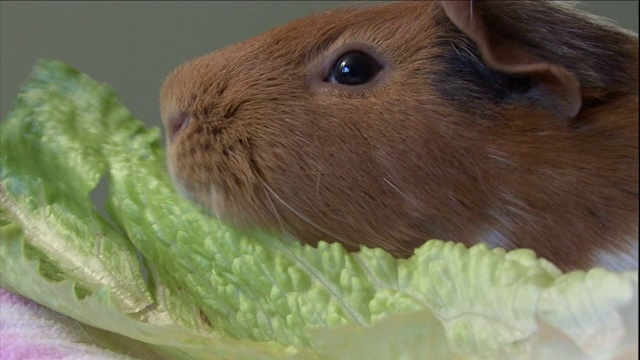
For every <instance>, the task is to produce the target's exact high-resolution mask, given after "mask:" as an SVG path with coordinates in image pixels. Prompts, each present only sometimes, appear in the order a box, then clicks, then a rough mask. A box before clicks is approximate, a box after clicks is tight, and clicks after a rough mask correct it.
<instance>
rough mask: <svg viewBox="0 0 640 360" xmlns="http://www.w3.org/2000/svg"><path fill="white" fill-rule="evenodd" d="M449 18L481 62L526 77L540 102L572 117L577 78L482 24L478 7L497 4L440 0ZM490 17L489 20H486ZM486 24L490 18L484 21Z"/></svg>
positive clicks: (577, 100)
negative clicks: (479, 56) (478, 54)
mask: <svg viewBox="0 0 640 360" xmlns="http://www.w3.org/2000/svg"><path fill="white" fill-rule="evenodd" d="M441 4H442V6H443V7H444V10H445V12H446V14H447V16H448V17H449V19H450V20H451V21H452V22H453V23H454V24H455V25H456V26H457V27H458V28H459V29H460V31H462V32H463V33H464V34H465V35H467V36H468V37H469V38H471V40H473V41H474V42H475V43H476V45H477V47H478V50H479V51H480V54H481V56H482V59H483V61H484V62H485V64H486V65H487V66H488V67H490V68H492V69H494V70H497V71H501V72H504V73H509V74H521V75H526V76H529V77H530V78H531V79H532V84H533V86H534V89H535V91H536V96H537V97H541V99H542V100H543V101H542V104H544V106H545V107H546V108H548V110H550V111H552V112H554V113H556V114H557V115H558V116H560V117H562V118H567V119H572V118H574V117H576V115H577V114H578V112H579V111H580V108H581V106H582V97H581V95H580V84H579V82H578V79H577V78H576V77H575V76H574V75H573V74H571V73H570V72H569V71H567V70H566V69H565V68H563V67H561V66H559V65H555V64H551V63H549V62H546V61H544V60H542V59H540V58H538V57H536V56H535V55H533V54H532V53H531V52H530V51H528V49H527V47H526V45H524V44H520V43H518V42H517V41H515V40H512V39H508V38H506V37H504V36H502V35H500V34H498V33H497V32H496V31H494V30H493V29H491V28H490V27H487V26H486V23H485V19H483V18H482V15H483V14H482V6H500V2H496V3H495V4H489V3H485V2H484V1H483V2H480V1H478V0H476V1H473V0H467V1H441ZM487 20H490V19H487ZM488 22H489V23H490V21H488Z"/></svg>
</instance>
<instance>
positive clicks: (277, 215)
mask: <svg viewBox="0 0 640 360" xmlns="http://www.w3.org/2000/svg"><path fill="white" fill-rule="evenodd" d="M260 183H261V184H262V187H263V188H264V192H265V194H266V195H267V200H269V204H270V205H271V209H273V215H274V216H275V217H276V219H278V223H279V224H280V231H282V232H283V233H286V231H285V229H284V224H283V223H282V218H281V217H280V214H279V213H278V209H277V208H276V205H275V204H274V203H273V200H271V194H270V193H269V191H268V190H267V184H265V183H264V181H263V180H262V179H260Z"/></svg>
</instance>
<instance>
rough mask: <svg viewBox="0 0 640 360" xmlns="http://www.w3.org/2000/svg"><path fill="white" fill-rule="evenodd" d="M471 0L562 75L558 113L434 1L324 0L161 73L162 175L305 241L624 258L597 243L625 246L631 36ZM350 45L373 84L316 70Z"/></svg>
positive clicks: (572, 263) (633, 133) (557, 14)
mask: <svg viewBox="0 0 640 360" xmlns="http://www.w3.org/2000/svg"><path fill="white" fill-rule="evenodd" d="M474 3H479V4H478V5H477V9H476V11H477V14H478V16H482V18H483V19H484V21H485V23H487V24H491V25H490V26H492V28H491V29H490V30H491V31H492V32H496V33H501V34H503V35H504V36H508V37H509V39H510V41H512V42H513V43H515V44H518V45H517V46H522V48H523V49H525V50H526V51H527V52H529V53H531V54H533V55H535V56H536V57H537V58H539V59H542V61H547V62H550V63H552V64H554V65H557V66H559V67H562V69H566V70H567V71H568V72H569V73H571V74H572V75H573V76H575V78H576V79H577V80H578V82H579V84H580V85H581V87H580V88H579V91H580V94H581V106H582V107H581V110H580V113H579V114H578V115H577V116H576V117H575V118H573V119H562V118H559V117H558V116H556V115H555V114H554V113H553V111H549V109H548V108H546V107H545V106H543V105H544V104H546V102H545V100H544V99H543V100H542V101H539V100H540V99H534V98H532V97H531V96H529V97H527V96H526V95H522V94H521V91H520V92H518V90H517V89H518V86H520V84H521V81H522V79H520V78H518V77H513V76H512V75H506V74H503V73H501V72H497V71H493V70H492V69H490V68H487V67H486V66H485V65H484V64H482V61H481V60H480V59H481V57H482V56H481V55H482V54H481V53H480V52H479V50H478V46H477V44H474V42H473V41H471V40H470V38H469V37H468V36H466V35H465V34H464V32H463V31H460V29H458V28H457V27H456V26H455V25H454V24H453V23H452V22H451V21H450V20H449V18H448V17H447V15H446V13H445V11H444V10H443V8H442V6H441V4H439V3H435V2H408V3H394V4H389V5H382V6H374V7H370V8H341V9H336V10H334V11H331V12H327V13H323V14H319V15H316V16H313V17H309V18H306V19H302V20H299V21H296V22H293V23H290V24H288V25H286V26H283V27H281V28H278V29H275V30H272V31H270V32H268V33H265V34H263V35H261V36H259V37H256V38H254V39H251V40H249V41H247V42H245V43H242V44H239V45H236V46H231V47H228V48H225V49H222V50H220V51H218V52H215V53H212V54H209V55H206V56H203V57H200V58H197V59H194V60H191V61H189V62H187V63H185V64H183V65H182V66H180V67H179V68H177V69H176V70H174V72H173V73H172V74H171V75H170V76H169V77H168V78H167V80H166V82H165V84H164V86H163V88H162V94H161V111H162V115H163V119H164V121H165V123H167V122H168V121H169V119H170V118H171V117H174V116H177V114H180V113H183V114H187V115H188V116H189V117H190V122H189V123H188V126H186V128H185V129H183V130H182V131H181V132H180V133H179V134H178V135H177V136H176V137H175V139H171V140H170V141H169V160H168V162H169V167H170V170H171V173H172V176H173V177H174V180H175V182H176V184H177V186H178V187H179V188H180V189H181V190H182V191H183V192H184V193H185V195H186V196H188V197H189V198H191V199H192V200H194V201H196V202H198V203H200V204H202V205H204V206H206V207H207V208H209V209H211V210H212V211H213V212H214V213H215V214H216V215H217V216H219V217H221V218H223V219H226V220H228V221H231V222H233V223H236V224H238V225H240V226H257V227H263V228H269V229H273V230H281V231H283V232H286V233H289V234H291V235H293V236H295V237H296V238H298V239H300V240H302V241H304V242H307V243H311V244H315V243H316V242H317V241H318V240H327V241H340V242H342V243H343V244H345V245H346V246H347V247H348V248H350V249H352V250H355V249H357V245H359V244H363V245H367V246H370V247H381V248H383V249H385V250H388V251H390V252H391V253H393V254H395V255H397V256H408V255H410V254H411V252H412V251H413V250H414V249H415V248H416V247H417V246H419V245H420V244H422V243H424V242H425V241H426V240H428V239H432V238H438V239H443V240H455V241H459V242H463V243H465V244H467V245H470V244H474V243H477V242H478V241H487V242H489V243H490V244H491V245H492V246H502V247H505V248H508V249H512V248H517V247H525V248H531V249H533V250H535V251H536V252H537V253H538V255H540V256H542V257H545V258H547V259H549V260H551V261H553V262H555V263H556V264H557V265H559V266H560V267H561V268H563V269H574V268H583V267H587V266H593V265H603V266H607V267H614V268H617V267H620V268H637V254H635V257H634V255H630V257H631V258H632V259H633V260H631V261H628V260H627V261H626V262H624V261H622V260H621V262H622V263H621V264H614V265H612V264H610V263H603V261H602V260H601V258H599V257H598V251H605V252H614V251H619V252H622V253H630V252H632V251H637V250H633V248H634V246H635V247H636V249H637V244H638V237H637V231H638V39H637V36H636V35H633V34H630V33H628V32H625V31H623V30H621V29H619V28H617V27H615V26H612V25H609V24H607V23H604V22H603V21H602V20H599V19H593V18H590V17H588V16H587V15H585V14H582V13H580V12H578V11H577V10H575V9H574V8H572V7H570V6H567V5H564V4H563V5H556V4H551V3H547V2H522V1H515V2H512V3H511V2H503V1H500V2H496V3H490V2H486V3H485V2H477V1H476V2H474ZM354 46H355V47H358V46H360V47H361V46H366V47H368V48H370V49H372V51H374V52H376V53H377V55H378V56H379V57H380V58H381V59H383V60H384V61H385V62H386V64H387V65H388V69H385V70H384V73H382V74H381V76H380V80H379V81H377V82H375V83H372V84H369V85H362V86H358V87H354V88H352V89H345V88H340V87H337V86H334V85H333V84H327V83H323V82H322V81H320V80H321V79H320V78H318V76H316V75H317V73H318V72H320V71H321V70H320V69H322V67H323V66H326V65H327V63H329V64H330V60H329V59H330V58H331V56H333V57H335V56H336V52H335V51H334V49H340V48H341V47H342V49H343V50H342V51H344V49H348V48H349V47H354ZM338 51H340V50H338ZM467 70H469V71H467ZM467 73H468V74H467ZM477 74H479V75H477ZM525 75H526V74H525ZM498 84H501V85H498ZM551 100H553V99H551ZM549 103H550V104H553V101H551V102H549Z"/></svg>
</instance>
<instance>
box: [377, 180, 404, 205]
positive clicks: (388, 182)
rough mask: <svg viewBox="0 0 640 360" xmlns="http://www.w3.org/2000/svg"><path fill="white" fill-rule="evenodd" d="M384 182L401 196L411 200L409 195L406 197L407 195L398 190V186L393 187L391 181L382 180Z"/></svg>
mask: <svg viewBox="0 0 640 360" xmlns="http://www.w3.org/2000/svg"><path fill="white" fill-rule="evenodd" d="M382 180H384V181H385V182H386V183H387V184H389V186H391V187H392V188H393V189H394V190H395V191H397V192H398V193H400V195H402V196H404V198H405V199H407V200H410V199H409V197H408V196H407V195H405V193H403V192H402V191H400V189H398V187H397V186H395V185H393V183H391V181H389V180H387V179H386V178H384V177H383V178H382Z"/></svg>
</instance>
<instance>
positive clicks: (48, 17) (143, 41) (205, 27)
mask: <svg viewBox="0 0 640 360" xmlns="http://www.w3.org/2000/svg"><path fill="white" fill-rule="evenodd" d="M353 3H354V2H348V1H255V2H248V1H247V2H243V1H235V2H233V1H227V2H222V1H216V2H202V1H180V2H165V1H144V2H142V1H140V2H138V1H126V2H111V1H95V2H88V1H86V2H82V1H78V2H76V1H68V2H47V1H37V2H36V1H33V2H32V1H1V2H0V85H1V87H0V119H4V118H5V117H6V115H7V113H8V111H9V109H10V107H11V103H12V102H13V99H14V98H15V95H16V93H17V91H18V88H19V87H20V84H21V83H22V82H23V81H24V80H25V79H26V78H27V76H28V75H29V72H30V70H31V68H32V66H33V65H34V63H35V62H36V60H38V59H40V58H52V59H58V60H61V61H64V62H66V63H68V64H70V65H72V66H74V67H76V68H77V69H79V70H80V71H82V72H85V73H87V74H89V75H90V76H91V77H93V78H94V79H97V80H99V81H102V82H106V83H108V84H110V85H111V86H112V87H114V88H115V90H116V92H117V94H118V95H119V97H120V99H121V100H122V102H123V103H124V104H125V105H126V106H127V107H128V108H129V110H130V111H131V112H132V113H133V115H134V116H136V117H137V118H139V119H141V120H143V121H145V123H146V124H147V126H160V125H161V121H160V116H159V110H158V107H159V101H158V93H159V88H160V86H161V84H162V81H163V80H164V77H165V76H166V75H167V74H168V73H169V71H171V69H173V68H174V67H175V66H177V65H178V64H180V63H181V62H182V61H184V60H187V59H189V58H192V57H196V56H199V55H203V54H206V53H208V52H210V51H213V50H216V49H219V48H221V47H224V46H227V45H230V44H233V43H237V42H241V41H243V40H245V39H248V38H250V37H253V36H255V35H258V34H260V33H262V32H264V31H266V30H268V29H270V28H273V27H276V26H278V25H282V24H284V23H286V22H289V21H291V20H293V19H295V18H299V17H303V16H306V15H309V14H311V13H314V12H318V11H323V10H326V9H329V8H333V7H337V6H344V5H348V4H353ZM580 7H582V8H585V9H587V10H588V11H591V12H592V13H595V14H597V15H601V16H605V17H608V18H611V19H613V20H615V21H616V22H617V23H618V24H619V25H621V26H623V27H626V28H628V29H631V30H633V31H635V32H636V33H637V32H638V1H585V2H582V3H580ZM107 182H108V180H107V177H106V176H105V177H103V180H102V181H101V182H100V184H98V187H97V188H96V189H95V190H94V191H93V192H92V198H93V199H94V201H95V202H96V206H97V208H98V209H99V210H100V211H101V212H102V213H103V214H105V215H106V216H107V217H108V215H107V214H106V212H105V211H104V202H105V200H106V197H107V188H108V185H107Z"/></svg>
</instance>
